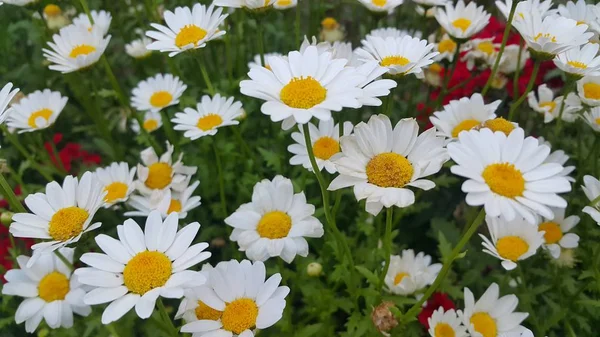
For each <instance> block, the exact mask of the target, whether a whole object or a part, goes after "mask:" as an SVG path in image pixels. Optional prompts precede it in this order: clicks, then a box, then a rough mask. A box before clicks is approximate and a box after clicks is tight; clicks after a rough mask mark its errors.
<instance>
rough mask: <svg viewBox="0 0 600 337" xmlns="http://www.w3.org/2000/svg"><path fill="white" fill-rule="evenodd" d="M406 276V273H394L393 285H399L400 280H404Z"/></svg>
mask: <svg viewBox="0 0 600 337" xmlns="http://www.w3.org/2000/svg"><path fill="white" fill-rule="evenodd" d="M407 276H408V273H404V272H402V273H398V274H396V276H395V277H394V285H395V286H397V285H399V284H400V283H401V282H402V280H404V278H405V277H407Z"/></svg>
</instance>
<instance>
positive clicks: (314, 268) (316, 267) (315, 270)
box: [2, 214, 323, 277]
mask: <svg viewBox="0 0 600 337" xmlns="http://www.w3.org/2000/svg"><path fill="white" fill-rule="evenodd" d="M2 215H4V214H2ZM306 273H307V274H308V276H310V277H319V276H321V274H322V273H323V266H322V265H321V264H320V263H319V262H311V263H309V264H308V266H306Z"/></svg>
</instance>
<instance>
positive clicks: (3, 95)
mask: <svg viewBox="0 0 600 337" xmlns="http://www.w3.org/2000/svg"><path fill="white" fill-rule="evenodd" d="M18 92H19V88H14V89H13V84H12V83H10V82H9V83H6V84H5V85H4V87H2V90H0V124H2V123H4V121H5V120H6V119H7V118H8V116H10V111H11V108H8V105H9V104H10V101H12V99H13V98H14V97H15V95H17V93H18Z"/></svg>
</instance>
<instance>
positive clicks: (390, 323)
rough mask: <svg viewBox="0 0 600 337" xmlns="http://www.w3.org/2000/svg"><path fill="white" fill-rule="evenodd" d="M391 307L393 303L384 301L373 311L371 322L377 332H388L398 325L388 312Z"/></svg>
mask: <svg viewBox="0 0 600 337" xmlns="http://www.w3.org/2000/svg"><path fill="white" fill-rule="evenodd" d="M393 306H394V303H393V302H389V301H386V302H382V303H381V304H380V305H378V306H377V307H375V308H374V309H373V312H372V313H371V320H372V321H373V324H374V325H375V328H376V329H377V330H378V331H379V332H388V331H390V330H392V329H393V328H395V327H396V326H397V325H398V320H396V317H394V314H393V313H392V312H391V311H390V308H391V307H393Z"/></svg>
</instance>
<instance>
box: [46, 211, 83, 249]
mask: <svg viewBox="0 0 600 337" xmlns="http://www.w3.org/2000/svg"><path fill="white" fill-rule="evenodd" d="M88 217H89V214H88V212H87V211H86V210H85V209H82V208H79V207H75V206H71V207H66V208H61V209H59V210H58V211H57V212H56V213H54V215H53V216H52V219H50V223H49V224H48V233H49V234H50V236H51V237H52V238H53V239H54V240H57V241H67V240H68V239H70V238H74V237H76V236H77V235H79V234H80V233H81V232H82V231H83V224H84V223H85V221H86V220H87V219H88Z"/></svg>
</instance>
